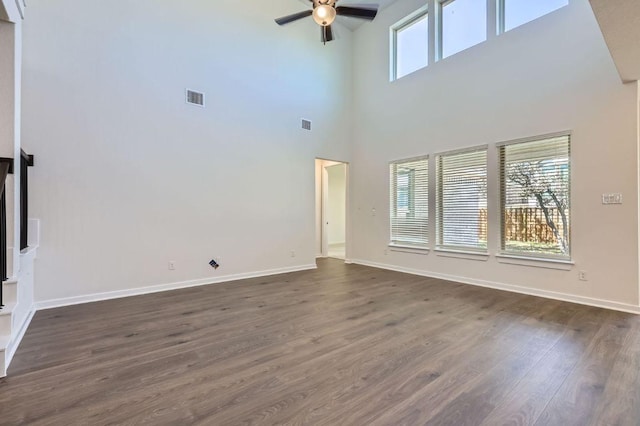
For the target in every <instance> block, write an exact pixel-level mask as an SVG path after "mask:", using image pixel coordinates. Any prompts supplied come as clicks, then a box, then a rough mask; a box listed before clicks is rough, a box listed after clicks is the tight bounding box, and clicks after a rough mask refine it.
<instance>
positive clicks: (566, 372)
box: [0, 260, 640, 426]
mask: <svg viewBox="0 0 640 426" xmlns="http://www.w3.org/2000/svg"><path fill="white" fill-rule="evenodd" d="M639 375H640V317H637V316H634V315H630V314H623V313H619V312H613V311H607V310H602V309H596V308H589V307H584V306H579V305H573V304H569V303H562V302H556V301H551V300H546V299H539V298H535V297H530V296H524V295H518V294H511V293H506V292H500V291H494V290H489V289H483V288H477V287H472V286H467V285H461V284H456V283H451V282H444V281H440V280H436V279H428V278H422V277H416V276H412V275H405V274H400V273H395V272H389V271H383V270H378V269H373V268H368V267H363V266H356V265H344V264H342V263H341V262H339V261H336V260H322V261H319V269H318V270H317V271H307V272H299V273H291V274H286V275H279V276H274V277H268V278H258V279H250V280H244V281H236V282H231V283H225V284H216V285H211V286H206V287H198V288H192V289H186V290H179V291H173V292H166V293H158V294H152V295H146V296H139V297H132V298H127V299H120V300H112V301H107V302H100V303H92V304H86V305H79V306H73V307H66V308H60V309H53V310H48V311H41V312H38V313H37V315H36V317H35V318H34V320H33V322H32V324H31V327H30V328H29V331H28V332H27V335H26V336H25V338H24V340H23V343H22V345H21V346H20V349H19V350H18V353H17V354H16V357H15V359H14V361H13V364H12V365H11V368H10V370H9V377H8V378H6V379H2V380H0V424H10V425H15V424H43V425H44V424H46V425H75V424H82V425H103V424H136V425H137V424H152V425H163V424H172V425H186V424H202V425H250V424H264V425H270V424H312V425H332V426H333V425H421V424H429V425H456V426H458V425H479V424H483V425H503V424H510V425H525V424H526V425H562V426H569V425H580V426H584V425H639V424H640V376H639Z"/></svg>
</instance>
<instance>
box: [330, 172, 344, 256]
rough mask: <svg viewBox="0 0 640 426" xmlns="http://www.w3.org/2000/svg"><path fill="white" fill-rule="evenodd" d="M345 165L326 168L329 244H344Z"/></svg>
mask: <svg viewBox="0 0 640 426" xmlns="http://www.w3.org/2000/svg"><path fill="white" fill-rule="evenodd" d="M346 169H347V166H346V164H336V165H334V166H330V167H327V178H328V179H327V182H328V187H329V188H328V189H329V191H328V197H327V198H328V199H327V220H328V222H329V227H328V233H329V235H328V242H329V244H344V243H345V227H346V222H345V220H346V197H347V193H346V188H347V186H346V185H347V180H346Z"/></svg>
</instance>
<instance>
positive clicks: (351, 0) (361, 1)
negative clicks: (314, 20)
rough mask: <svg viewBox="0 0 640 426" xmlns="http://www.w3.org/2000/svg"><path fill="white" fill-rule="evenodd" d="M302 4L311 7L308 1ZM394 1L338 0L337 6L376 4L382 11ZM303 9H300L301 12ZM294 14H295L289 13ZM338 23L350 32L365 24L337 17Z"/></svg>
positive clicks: (363, 21)
mask: <svg viewBox="0 0 640 426" xmlns="http://www.w3.org/2000/svg"><path fill="white" fill-rule="evenodd" d="M300 1H301V2H302V3H304V4H305V5H307V6H308V7H309V8H311V7H312V5H311V2H310V1H309V0H300ZM395 1H396V0H338V4H337V5H338V6H366V5H369V4H377V5H379V8H378V10H382V9H384V8H385V7H387V6H389V5H390V4H391V3H394V2H395ZM302 10H304V9H300V11H302ZM291 13H295V12H291ZM338 22H340V24H342V25H344V26H345V27H347V28H349V29H350V30H351V31H353V30H355V29H356V28H358V27H359V26H360V25H362V24H363V23H365V22H367V21H366V20H364V19H357V18H346V17H344V16H340V17H338Z"/></svg>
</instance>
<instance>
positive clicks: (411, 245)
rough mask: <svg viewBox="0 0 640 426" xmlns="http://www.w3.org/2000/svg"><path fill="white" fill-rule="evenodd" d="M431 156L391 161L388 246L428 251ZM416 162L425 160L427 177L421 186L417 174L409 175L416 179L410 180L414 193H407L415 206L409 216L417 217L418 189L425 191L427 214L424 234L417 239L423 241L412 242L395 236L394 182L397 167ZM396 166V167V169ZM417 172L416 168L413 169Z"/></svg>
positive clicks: (409, 200)
mask: <svg viewBox="0 0 640 426" xmlns="http://www.w3.org/2000/svg"><path fill="white" fill-rule="evenodd" d="M429 161H430V156H429V155H422V156H418V157H411V158H404V159H400V160H393V161H390V162H389V244H388V246H389V247H391V248H407V249H413V250H419V251H428V250H429V244H430V238H429V215H430V203H429V201H430V200H429V173H430V171H429V167H430V164H429ZM415 162H423V163H424V170H425V178H424V182H422V183H423V184H424V188H421V187H420V186H419V183H420V182H418V183H416V181H415V174H408V176H413V177H414V179H413V181H412V182H411V181H410V182H408V184H407V189H408V191H412V192H413V193H412V194H409V193H408V194H407V201H408V204H409V205H412V206H413V210H414V211H413V213H412V214H410V215H409V217H411V218H413V219H415V217H416V216H415V215H416V212H415V209H416V197H415V193H416V192H417V191H416V190H418V191H420V192H423V193H424V198H425V200H424V201H425V202H426V206H425V208H426V215H425V216H424V221H425V223H424V234H423V235H419V236H417V237H416V238H415V239H416V240H422V242H418V243H416V242H412V241H408V240H405V241H402V239H400V238H397V236H396V238H394V220H398V216H397V211H398V195H397V194H398V185H397V184H396V182H394V180H393V179H394V176H398V172H397V167H398V166H402V165H404V164H407V163H415ZM394 168H395V169H394ZM413 171H414V172H415V169H414V170H413Z"/></svg>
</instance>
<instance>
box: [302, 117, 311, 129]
mask: <svg viewBox="0 0 640 426" xmlns="http://www.w3.org/2000/svg"><path fill="white" fill-rule="evenodd" d="M302 128H303V129H304V130H311V120H306V119H304V118H303V119H302Z"/></svg>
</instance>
